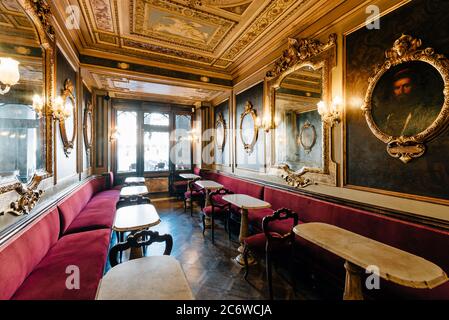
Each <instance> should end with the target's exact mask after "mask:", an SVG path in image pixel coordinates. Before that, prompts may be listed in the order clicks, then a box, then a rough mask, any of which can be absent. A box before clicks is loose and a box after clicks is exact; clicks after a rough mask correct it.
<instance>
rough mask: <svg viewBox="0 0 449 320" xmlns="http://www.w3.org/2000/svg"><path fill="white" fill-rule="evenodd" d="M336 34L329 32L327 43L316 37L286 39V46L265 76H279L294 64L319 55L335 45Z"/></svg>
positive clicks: (269, 77) (270, 77)
mask: <svg viewBox="0 0 449 320" xmlns="http://www.w3.org/2000/svg"><path fill="white" fill-rule="evenodd" d="M336 42H337V35H336V34H331V35H330V36H329V41H328V42H327V43H321V42H320V41H319V40H317V39H300V40H296V39H293V38H289V39H288V48H287V50H285V51H284V52H283V54H282V56H281V57H280V58H279V59H278V60H276V62H275V64H274V67H273V69H272V70H270V71H268V72H267V78H268V79H273V78H276V77H279V76H280V75H281V74H282V73H283V72H285V71H286V70H288V69H289V68H291V67H293V66H295V65H296V64H298V63H300V62H302V61H306V60H308V59H310V58H312V57H315V56H317V55H319V54H320V53H321V52H324V51H326V50H328V49H329V48H331V47H333V46H335V44H336Z"/></svg>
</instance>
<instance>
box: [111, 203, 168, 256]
mask: <svg viewBox="0 0 449 320" xmlns="http://www.w3.org/2000/svg"><path fill="white" fill-rule="evenodd" d="M160 222H161V219H160V218H159V214H158V213H157V211H156V208H155V207H154V206H153V205H152V204H139V205H135V206H127V207H123V208H120V209H118V210H117V212H116V214H115V220H114V225H113V226H112V229H113V230H114V231H116V232H136V231H139V230H145V229H148V228H150V227H153V226H155V225H158V224H159V223H160ZM141 256H142V249H141V248H131V254H130V259H135V258H139V257H141Z"/></svg>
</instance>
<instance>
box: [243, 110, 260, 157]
mask: <svg viewBox="0 0 449 320" xmlns="http://www.w3.org/2000/svg"><path fill="white" fill-rule="evenodd" d="M239 131H240V139H241V140H242V144H243V148H244V149H245V151H246V152H247V153H248V154H251V153H252V152H253V151H254V146H255V145H256V142H257V138H258V135H259V127H258V125H257V113H256V110H255V109H254V108H253V105H252V104H251V102H250V101H247V102H246V105H245V111H244V112H243V113H242V114H241V115H240V130H239Z"/></svg>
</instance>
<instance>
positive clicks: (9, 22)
mask: <svg viewBox="0 0 449 320" xmlns="http://www.w3.org/2000/svg"><path fill="white" fill-rule="evenodd" d="M38 2H40V1H37V2H36V3H33V2H31V1H30V2H28V1H19V0H8V1H2V2H1V3H0V17H1V18H2V26H1V28H0V61H1V62H0V186H2V188H1V191H2V193H3V192H7V191H10V190H14V189H16V188H17V187H18V186H19V185H20V184H30V185H31V181H32V180H33V177H34V176H35V175H36V174H39V175H41V176H42V175H46V174H47V173H46V172H45V171H48V172H51V171H52V168H51V153H49V152H51V150H49V149H50V148H51V146H50V147H49V144H48V143H47V141H46V137H47V130H49V128H48V126H49V125H51V124H48V121H47V119H46V118H47V117H46V112H45V108H46V101H47V100H48V99H49V98H51V90H49V87H48V80H49V78H50V77H51V75H50V73H51V72H52V70H53V64H52V63H51V62H52V59H51V56H52V46H51V45H50V44H51V39H50V38H49V36H48V35H47V34H46V29H45V27H44V26H43V24H42V23H41V21H40V18H41V17H45V14H43V15H42V16H41V17H39V16H38V15H37V13H36V12H35V9H37V8H36V6H37V5H38V4H37V3H38ZM43 5H45V3H44V4H43ZM48 30H50V29H47V31H48ZM46 65H48V66H49V69H48V70H46V68H45V67H46Z"/></svg>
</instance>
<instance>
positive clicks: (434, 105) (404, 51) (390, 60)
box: [362, 35, 449, 163]
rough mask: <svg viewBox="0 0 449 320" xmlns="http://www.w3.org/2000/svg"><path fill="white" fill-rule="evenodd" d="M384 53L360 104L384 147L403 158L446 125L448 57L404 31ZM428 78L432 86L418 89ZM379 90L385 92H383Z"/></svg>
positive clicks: (416, 153)
mask: <svg viewBox="0 0 449 320" xmlns="http://www.w3.org/2000/svg"><path fill="white" fill-rule="evenodd" d="M385 57H386V59H385V61H384V63H383V64H381V65H379V66H376V68H375V71H374V75H373V76H372V77H370V78H369V80H368V81H369V86H368V90H367V92H366V95H365V101H364V105H363V107H362V110H363V113H364V115H365V119H366V122H367V124H368V127H369V129H370V130H371V131H372V133H373V134H374V136H375V137H376V138H378V139H379V140H381V141H382V142H384V143H385V144H386V145H387V153H388V154H389V155H390V156H392V157H394V158H398V159H399V160H401V161H402V162H403V163H408V162H410V161H411V160H413V159H414V158H418V157H421V156H423V155H424V153H425V151H426V145H425V144H426V142H429V141H430V140H432V139H434V138H435V137H436V136H438V135H439V134H440V133H441V132H442V131H444V130H445V129H446V128H447V126H448V125H449V60H448V59H447V58H446V57H445V56H443V55H441V54H437V53H436V52H435V51H434V50H433V49H432V48H422V41H421V40H420V39H417V38H414V37H412V36H410V35H402V36H401V37H400V38H399V39H397V40H396V41H395V42H394V44H393V46H392V48H391V49H389V50H387V51H386V52H385ZM435 75H436V76H435ZM432 79H434V80H432ZM432 81H433V82H432ZM429 83H430V86H431V87H432V88H427V89H424V87H423V86H424V85H426V84H427V85H429ZM384 87H385V88H387V89H386V90H382V89H383V88H384ZM420 89H421V90H420ZM383 91H387V92H388V93H391V94H390V95H389V96H387V98H384V95H382V96H381V94H382V93H383ZM439 96H440V98H438V97H439ZM423 97H424V98H423ZM429 97H430V98H432V99H433V97H435V99H437V98H438V100H432V101H430V100H429V99H428V98H429ZM421 109H422V110H424V111H423V112H420V110H421ZM428 115H431V118H429V116H428Z"/></svg>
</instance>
